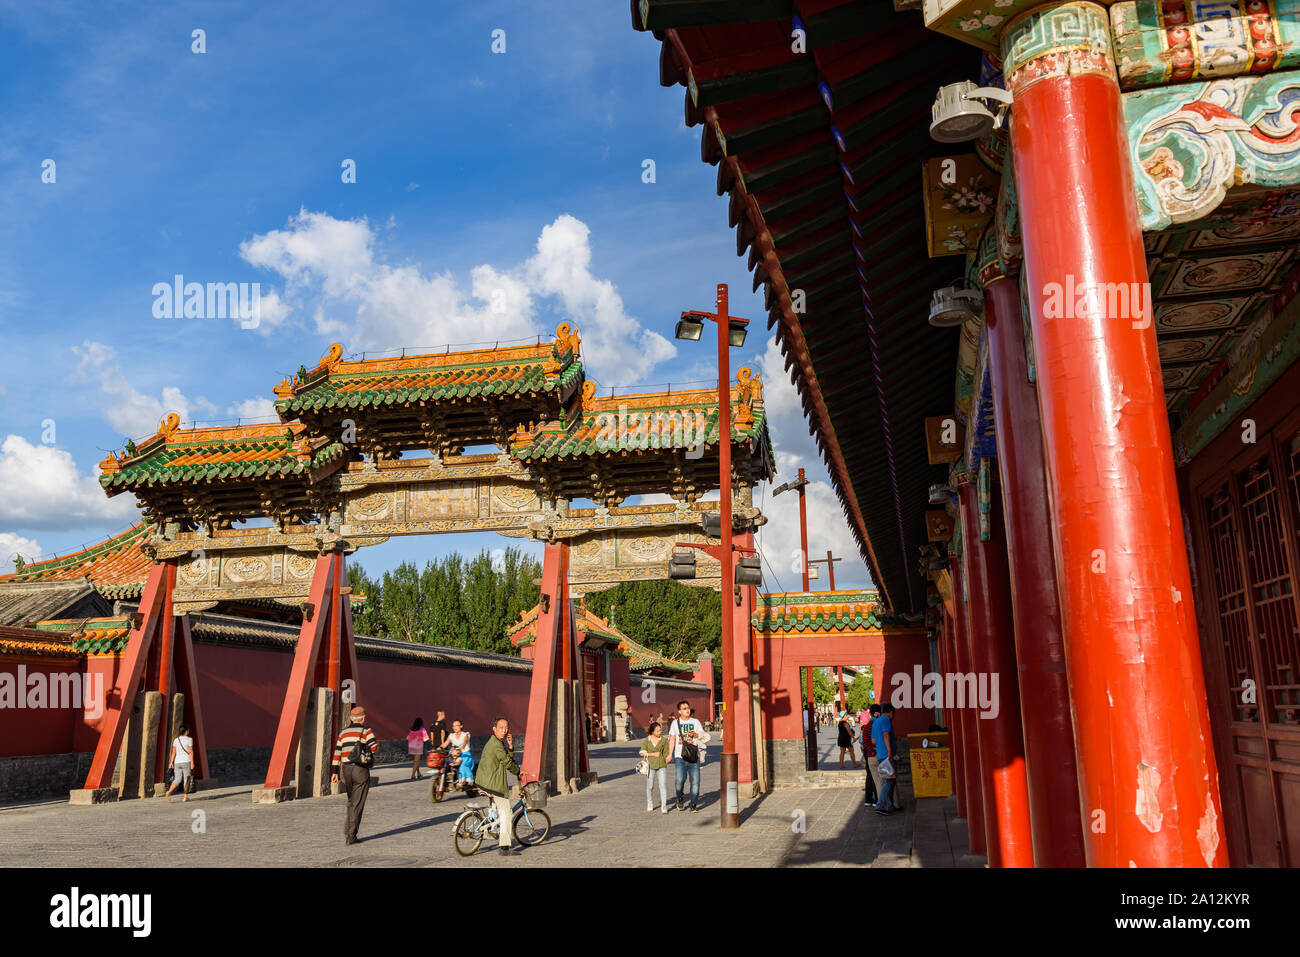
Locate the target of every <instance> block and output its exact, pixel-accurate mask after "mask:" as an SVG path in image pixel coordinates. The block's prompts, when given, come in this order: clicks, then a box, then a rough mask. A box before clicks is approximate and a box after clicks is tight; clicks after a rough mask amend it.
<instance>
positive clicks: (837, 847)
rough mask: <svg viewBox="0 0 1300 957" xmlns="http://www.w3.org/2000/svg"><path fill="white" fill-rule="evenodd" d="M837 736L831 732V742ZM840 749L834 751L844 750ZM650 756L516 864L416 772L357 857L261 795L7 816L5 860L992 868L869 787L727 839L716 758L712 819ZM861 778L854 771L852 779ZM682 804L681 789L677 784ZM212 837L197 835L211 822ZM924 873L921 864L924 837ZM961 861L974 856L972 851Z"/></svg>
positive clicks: (316, 803)
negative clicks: (457, 842) (480, 840)
mask: <svg viewBox="0 0 1300 957" xmlns="http://www.w3.org/2000/svg"><path fill="white" fill-rule="evenodd" d="M828 733H829V732H828ZM831 743H832V744H833V743H834V742H833V740H832V741H831ZM636 751H637V745H636V744H605V745H598V746H596V747H594V748H593V749H592V763H593V767H594V770H595V771H596V772H597V773H598V774H599V776H600V784H598V785H596V786H595V787H592V788H589V789H587V790H585V791H583V792H580V793H579V794H575V795H568V796H561V797H554V798H551V799H550V802H549V806H548V808H547V810H548V811H549V813H550V815H551V819H552V822H553V826H552V830H551V836H550V838H549V839H548V840H547V841H546V842H545V843H544V844H542V845H540V846H538V847H535V848H531V849H529V850H527V851H525V852H524V853H523V854H522V855H520V856H519V857H516V858H501V857H498V856H497V854H496V852H495V850H491V849H489V847H488V844H487V843H486V842H485V843H484V848H483V849H482V850H480V851H479V852H478V854H476V855H475V856H473V857H471V858H461V857H459V856H458V855H457V854H456V852H455V849H454V847H453V846H452V839H451V826H452V822H453V821H454V820H455V819H456V817H457V816H458V815H459V814H460V813H461V811H462V810H463V809H464V803H465V799H464V798H463V797H461V796H460V795H454V796H449V797H448V798H447V799H446V800H445V801H443V802H442V803H441V804H439V805H433V804H431V803H430V801H429V796H428V795H429V786H428V782H427V780H425V781H422V782H418V783H417V782H413V781H410V780H409V776H410V768H409V766H406V767H391V766H390V767H383V768H380V769H378V771H377V774H378V777H379V781H380V785H379V786H378V787H373V788H372V789H371V792H370V797H369V801H368V804H367V807H366V812H365V817H364V819H363V821H362V825H361V837H362V840H361V841H360V842H359V843H357V844H355V845H353V846H352V847H345V846H344V844H343V818H344V811H345V798H344V797H342V796H341V795H340V796H335V797H329V798H318V799H315V800H306V801H291V802H288V803H286V804H281V805H259V806H253V805H252V803H251V799H250V797H249V792H250V790H251V786H250V785H247V784H246V785H243V786H233V787H223V788H220V789H217V790H214V791H207V792H202V793H201V794H199V795H197V796H195V798H194V799H193V800H191V802H190V803H189V804H182V803H180V802H179V801H178V802H177V803H174V804H169V803H167V802H166V801H163V800H157V799H155V800H147V801H140V800H137V801H123V802H121V803H118V804H109V805H100V806H97V807H72V806H70V805H67V804H65V803H49V804H37V805H29V806H24V807H11V808H6V809H0V861H3V862H4V863H5V864H6V865H10V866H49V865H54V866H67V865H74V866H83V867H109V866H125V867H137V866H158V865H162V866H175V865H187V864H188V865H197V866H236V867H250V866H254V867H255V866H291V867H331V866H333V867H338V866H412V867H416V866H447V865H452V866H455V865H460V866H467V867H538V866H540V867H564V866H569V867H593V866H595V867H599V866H616V867H635V866H651V867H653V866H693V867H704V866H709V865H723V866H728V865H731V866H759V867H776V866H818V867H837V866H863V865H873V866H877V867H879V866H894V867H900V866H901V867H907V866H917V865H918V864H923V865H924V866H929V867H934V866H941V867H951V866H954V864H956V865H957V866H978V865H981V864H982V862H983V859H982V858H978V859H976V858H970V857H969V855H961V854H959V855H957V856H954V854H953V852H952V849H951V846H950V841H951V840H956V839H960V840H962V841H963V842H964V831H962V830H961V827H962V826H964V822H959V824H958V825H957V826H956V830H953V826H952V823H951V818H952V814H953V810H954V807H953V802H952V801H951V800H948V801H946V802H945V801H939V800H934V799H931V800H928V801H924V802H922V807H921V809H920V810H919V811H918V809H917V806H916V802H914V801H912V800H911V799H910V794H907V793H906V790H905V791H904V798H905V800H904V803H905V805H906V808H907V810H906V812H905V813H902V814H895V815H893V816H890V817H881V816H879V815H876V814H875V813H873V812H872V811H870V810H867V809H864V807H863V793H862V788H861V774H862V772H858V773H857V774H854V775H853V776H852V780H853V782H854V785H853V786H852V787H846V788H818V789H802V790H797V789H788V790H778V791H774V792H772V793H771V794H767V795H764V796H761V797H759V798H758V799H756V800H753V801H742V802H741V804H742V807H741V815H742V827H741V829H740V830H739V831H722V830H721V829H720V828H719V826H718V819H719V808H718V764H717V760H716V757H715V755H716V751H714V750H713V749H710V754H709V760H708V762H707V763H706V764H705V766H704V768H703V769H702V782H701V783H702V793H703V796H704V798H703V807H702V809H701V810H700V811H699V813H696V814H691V813H690V812H686V813H678V812H676V811H674V812H672V813H670V814H667V815H663V814H660V813H659V812H658V811H655V812H654V813H647V812H646V810H645V803H644V797H645V790H644V780H645V779H644V778H642V777H641V776H640V775H638V774H637V773H636V772H635V771H634V770H633V764H634V762H635V760H636ZM847 774H848V772H846V775H847ZM669 787H670V791H671V787H672V778H671V776H670V778H669ZM196 812H201V815H199V818H201V823H202V824H203V825H204V827H205V828H206V832H205V833H195V828H196V827H198V825H199V823H200V820H199V819H196V816H195V815H196ZM918 820H920V821H922V822H928V824H926V830H925V832H924V833H923V834H922V835H921V836H919V837H918V838H916V843H917V846H918V848H920V849H921V856H922V857H923V858H924V860H923V861H921V860H913V858H914V857H915V856H916V855H914V854H913V853H912V846H913V843H914V837H913V829H914V827H915V825H916V823H917V821H918ZM961 850H963V851H964V850H965V845H964V843H962V844H961Z"/></svg>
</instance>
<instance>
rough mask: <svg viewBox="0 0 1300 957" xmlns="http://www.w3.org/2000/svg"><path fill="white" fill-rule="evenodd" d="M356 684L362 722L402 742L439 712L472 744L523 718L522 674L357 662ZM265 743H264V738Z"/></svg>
mask: <svg viewBox="0 0 1300 957" xmlns="http://www.w3.org/2000/svg"><path fill="white" fill-rule="evenodd" d="M357 667H358V668H359V669H360V671H361V679H360V681H359V682H358V683H357V684H358V687H357V701H358V703H360V704H362V705H364V706H365V709H366V720H367V721H369V722H370V725H371V727H373V728H374V730H375V734H376V735H378V736H379V737H381V738H403V737H405V736H406V733H407V732H408V731H409V730H411V722H412V721H414V720H415V719H416V718H417V717H421V718H423V719H424V723H425V724H426V725H428V724H432V723H433V720H434V718H435V716H436V713H437V711H438V710H439V709H441V710H443V711H445V712H447V727H448V728H450V727H451V722H452V721H457V720H458V721H461V722H463V723H464V725H465V730H467V731H468V732H469V733H470V734H471V735H472V736H473V737H474V739H475V740H476V741H479V742H481V741H483V740H484V739H485V738H486V737H487V735H489V734H491V733H492V730H491V725H492V722H493V720H494V719H496V718H497V717H498V716H505V717H506V718H509V719H510V727H511V728H512V729H513V730H514V731H516V732H520V731H523V730H524V723H525V721H526V720H527V717H528V687H529V682H530V681H531V680H532V675H531V673H530V672H526V671H520V672H515V671H487V670H482V671H480V670H477V669H470V668H446V667H442V668H439V667H432V666H429V665H420V664H414V663H411V662H406V661H390V660H370V659H366V658H362V659H360V660H359V661H358V662H357ZM267 743H270V739H269V738H268V739H267Z"/></svg>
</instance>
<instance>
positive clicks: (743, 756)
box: [722, 532, 755, 793]
mask: <svg viewBox="0 0 1300 957" xmlns="http://www.w3.org/2000/svg"><path fill="white" fill-rule="evenodd" d="M735 544H736V546H737V547H738V548H740V549H741V551H740V552H739V554H741V555H752V554H754V552H753V548H754V535H753V533H752V532H744V533H743V534H740V535H736V536H735ZM728 586H729V583H727V582H723V586H722V606H723V611H724V612H726V610H727V609H728V608H730V609H731V634H732V641H733V642H734V643H735V644H734V647H733V651H732V661H733V662H735V669H736V671H735V674H736V680H735V682H734V684H733V686H732V688H731V689H730V692H729V697H728V699H727V719H726V720H727V721H728V722H731V721H732V720H733V718H734V720H735V724H736V739H735V740H736V755H737V757H736V781H737V782H738V783H739V784H740V785H741V790H742V791H743V792H745V793H750V792H751V791H752V789H753V782H754V708H753V703H752V700H751V693H752V692H751V690H750V689H751V681H750V675H752V674H754V673H755V662H754V655H753V647H754V640H753V630H754V629H753V624H752V619H753V615H754V589H753V587H752V586H742V587H741V588H740V603H739V604H737V603H736V599H735V592H734V591H733V590H732V588H730V587H728ZM724 727H725V725H724Z"/></svg>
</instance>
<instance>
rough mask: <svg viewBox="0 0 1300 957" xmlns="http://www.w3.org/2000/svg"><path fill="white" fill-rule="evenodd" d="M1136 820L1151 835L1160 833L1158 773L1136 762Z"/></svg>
mask: <svg viewBox="0 0 1300 957" xmlns="http://www.w3.org/2000/svg"><path fill="white" fill-rule="evenodd" d="M1136 813H1137V816H1138V820H1139V821H1141V822H1142V826H1143V827H1145V828H1146V829H1147V830H1148V831H1150V832H1151V833H1152V834H1158V833H1159V832H1160V826H1161V824H1162V823H1164V819H1165V817H1164V814H1163V813H1161V811H1160V772H1159V771H1157V770H1156V769H1155V768H1153V767H1151V765H1149V764H1143V763H1142V762H1141V761H1139V762H1138V767H1137V808H1136Z"/></svg>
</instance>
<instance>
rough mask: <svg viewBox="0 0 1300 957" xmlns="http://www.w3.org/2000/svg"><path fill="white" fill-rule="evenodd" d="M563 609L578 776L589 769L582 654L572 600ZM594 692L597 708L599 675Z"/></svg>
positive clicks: (598, 705)
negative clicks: (576, 723)
mask: <svg viewBox="0 0 1300 957" xmlns="http://www.w3.org/2000/svg"><path fill="white" fill-rule="evenodd" d="M566 582H567V575H566ZM565 610H566V611H567V614H566V615H565V616H564V617H565V621H566V622H568V625H567V628H568V636H567V637H566V638H565V641H564V646H565V648H567V649H568V654H569V659H570V661H571V662H572V664H571V666H570V672H569V674H568V676H567V677H568V680H570V681H571V682H572V686H573V689H574V710H575V711H576V712H577V715H576V718H577V721H578V726H577V727H578V732H577V734H576V735H574V737H575V738H576V739H577V747H578V774H579V777H581V776H582V775H584V774H586V773H587V772H588V771H590V770H591V759H590V757H589V756H588V754H587V714H586V711H585V709H584V708H583V697H582V681H583V667H582V654H581V651H580V650H579V648H578V621H577V612H576V611H575V609H574V602H573V601H572V600H569V601H566V602H565ZM595 693H596V701H597V705H596V707H597V708H599V707H600V704H599V702H600V680H599V675H597V680H596V689H595Z"/></svg>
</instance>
